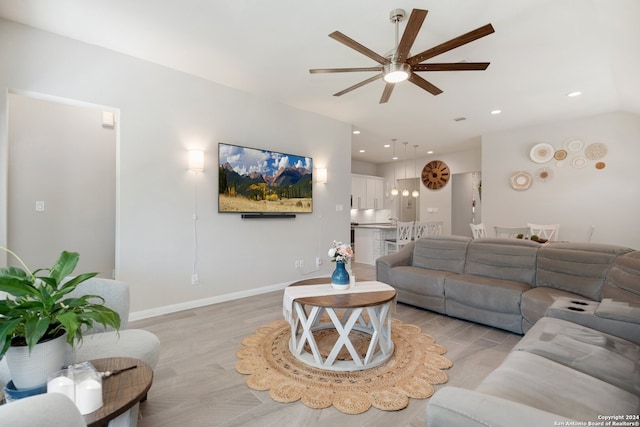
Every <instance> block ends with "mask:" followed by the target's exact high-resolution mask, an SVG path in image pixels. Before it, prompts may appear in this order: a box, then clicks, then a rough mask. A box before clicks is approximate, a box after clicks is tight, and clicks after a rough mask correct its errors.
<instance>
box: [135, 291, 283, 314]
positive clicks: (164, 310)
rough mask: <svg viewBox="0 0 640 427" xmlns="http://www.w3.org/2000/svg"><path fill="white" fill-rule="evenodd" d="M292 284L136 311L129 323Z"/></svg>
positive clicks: (258, 293)
mask: <svg viewBox="0 0 640 427" xmlns="http://www.w3.org/2000/svg"><path fill="white" fill-rule="evenodd" d="M290 284H291V282H287V283H278V284H276V285H271V286H265V287H263V288H256V289H249V290H247V291H241V292H234V293H232V294H225V295H218V296H215V297H211V298H203V299H199V300H194V301H187V302H182V303H180V304H172V305H165V306H163V307H157V308H151V309H149V310H142V311H135V312H133V313H130V314H129V322H135V321H136V320H142V319H148V318H150V317H156V316H161V315H163V314H170V313H175V312H178V311H183V310H189V309H192V308H197V307H203V306H205V305H211V304H217V303H219V302H225V301H231V300H235V299H240V298H246V297H251V296H254V295H260V294H266V293H268V292H273V291H278V290H281V289H284V288H286V287H287V286H289V285H290Z"/></svg>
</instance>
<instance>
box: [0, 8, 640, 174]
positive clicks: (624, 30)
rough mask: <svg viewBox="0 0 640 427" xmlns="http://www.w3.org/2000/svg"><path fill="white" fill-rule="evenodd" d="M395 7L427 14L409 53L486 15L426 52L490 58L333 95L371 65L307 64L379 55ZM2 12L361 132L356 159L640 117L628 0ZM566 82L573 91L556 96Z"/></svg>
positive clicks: (635, 34)
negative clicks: (594, 118)
mask: <svg viewBox="0 0 640 427" xmlns="http://www.w3.org/2000/svg"><path fill="white" fill-rule="evenodd" d="M397 8H402V9H404V10H406V12H407V16H408V15H409V14H410V12H411V10H412V9H413V8H419V9H426V10H428V11H429V12H428V15H427V17H426V20H425V22H424V24H423V26H422V28H421V30H420V31H419V33H418V35H417V38H416V41H415V43H414V47H413V49H412V52H411V53H412V54H416V53H419V52H421V51H423V50H426V49H428V48H431V47H433V46H436V45H438V44H440V43H442V42H446V41H448V40H450V39H452V38H454V37H457V36H459V35H461V34H464V33H466V32H468V31H471V30H474V29H476V28H478V27H481V26H483V25H485V24H488V23H491V24H492V25H493V27H494V28H495V33H493V34H490V35H488V36H486V37H483V38H481V39H478V40H476V41H474V42H472V43H469V44H466V45H464V46H461V47H458V48H456V49H454V50H451V51H449V52H446V53H443V54H441V55H439V56H437V57H434V58H432V59H430V60H429V61H426V63H429V62H460V61H470V62H485V61H488V62H491V65H490V66H489V67H488V68H487V70H485V71H456V72H423V73H420V74H421V76H422V77H424V78H426V79H427V80H428V81H430V82H431V83H433V84H435V85H436V86H437V87H439V88H440V89H442V90H443V93H442V94H440V95H438V96H433V95H431V94H430V93H428V92H426V91H424V90H422V89H420V88H419V87H417V86H415V85H413V84H411V83H410V82H404V83H400V84H397V85H396V87H395V89H394V91H393V94H392V96H391V98H390V100H389V102H388V103H384V104H380V103H379V100H380V96H381V94H382V90H383V88H384V82H383V81H382V80H378V81H375V82H372V83H370V84H367V85H364V86H362V87H360V88H358V89H356V90H354V91H351V92H349V93H347V94H345V95H342V96H340V97H335V96H332V94H334V93H336V92H339V91H341V90H343V89H345V88H347V87H350V86H352V85H354V84H356V83H358V82H360V81H362V80H364V79H366V78H368V77H371V76H372V75H374V74H375V73H372V72H359V73H336V74H314V75H312V74H310V73H309V69H310V68H338V67H372V66H375V65H377V64H376V63H375V62H374V61H373V60H371V59H370V58H368V57H366V56H364V55H362V54H360V53H358V52H356V51H355V50H353V49H350V48H348V47H347V46H345V45H344V44H341V43H339V42H337V41H336V40H333V39H331V38H329V37H328V35H329V34H330V33H332V32H334V31H336V30H338V31H340V32H341V33H343V34H345V35H347V36H349V37H350V38H352V39H354V40H356V41H357V42H359V43H360V44H362V45H364V46H366V47H368V48H369V49H371V50H373V51H374V52H376V53H378V54H380V55H383V56H384V55H385V54H386V53H388V52H390V51H391V50H393V48H394V45H395V29H394V26H393V24H391V23H390V21H389V13H390V11H391V10H393V9H397ZM0 17H3V18H5V19H9V20H13V21H16V22H19V23H23V24H26V25H29V26H33V27H36V28H40V29H43V30H46V31H50V32H53V33H57V34H60V35H64V36H67V37H70V38H73V39H77V40H80V41H83V42H86V43H90V44H94V45H98V46H102V47H105V48H108V49H112V50H114V51H118V52H122V53H124V54H128V55H132V56H135V57H139V58H142V59H145V60H148V61H151V62H154V63H157V64H161V65H164V66H167V67H170V68H174V69H177V70H180V71H183V72H186V73H189V74H192V75H195V76H199V77H202V78H204V79H208V80H211V81H213V82H217V83H220V84H223V85H226V86H230V87H234V88H238V89H241V90H244V91H247V92H251V93H255V94H257V95H259V96H264V97H268V98H272V99H275V100H278V101H280V102H282V103H285V104H288V105H291V106H294V107H297V108H300V109H303V110H307V111H312V112H315V113H318V114H321V115H325V116H328V117H332V118H334V119H337V120H340V121H343V122H346V123H350V124H351V125H352V126H353V128H354V130H360V131H361V133H360V135H354V136H353V146H352V156H353V159H356V160H362V161H369V162H374V163H384V162H388V161H390V160H391V152H390V149H389V148H383V144H388V143H390V142H391V140H392V139H394V138H395V139H397V140H398V142H399V143H400V142H404V141H408V142H409V144H410V146H412V145H414V144H418V145H419V148H418V156H421V155H426V152H427V150H433V151H435V152H436V153H445V152H453V151H459V150H463V149H468V148H471V147H475V146H478V144H479V140H480V136H481V135H485V134H490V133H494V132H500V131H503V130H506V129H512V128H518V127H522V126H527V125H530V124H542V123H549V122H554V121H557V120H566V119H571V118H574V117H581V116H586V115H591V114H598V113H602V112H608V111H617V110H624V111H631V112H635V113H638V114H640V79H638V77H637V75H638V73H639V70H640V25H638V22H640V1H637V0H515V1H514V0H446V1H444V0H414V1H407V0H394V1H387V0H348V1H347V0H304V1H300V0H275V1H264V0H234V1H203V0H197V1H195V0H194V1H180V0H136V1H131V0H110V1H104V2H95V1H91V2H89V1H85V0H56V1H50V0H2V2H0ZM405 25H406V20H405V21H404V22H402V23H401V24H400V34H402V31H403V30H404V26H405ZM573 91H581V92H582V95H581V96H578V97H567V96H566V94H567V93H569V92H573ZM494 110H501V111H502V112H501V114H491V112H492V111H494ZM459 118H464V119H463V120H457V121H456V119H459ZM360 150H365V152H364V153H361V152H360Z"/></svg>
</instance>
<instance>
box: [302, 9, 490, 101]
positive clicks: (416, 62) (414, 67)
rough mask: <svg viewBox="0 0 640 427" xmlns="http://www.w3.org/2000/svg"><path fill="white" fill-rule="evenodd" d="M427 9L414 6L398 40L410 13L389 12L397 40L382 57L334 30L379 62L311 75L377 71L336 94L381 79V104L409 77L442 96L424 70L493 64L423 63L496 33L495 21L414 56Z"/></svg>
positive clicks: (341, 39)
mask: <svg viewBox="0 0 640 427" xmlns="http://www.w3.org/2000/svg"><path fill="white" fill-rule="evenodd" d="M427 13H428V11H427V10H423V9H413V10H412V11H411V15H410V16H409V21H408V22H407V26H406V27H405V30H404V33H403V34H402V38H401V39H400V40H399V41H398V36H399V30H398V28H399V23H400V22H401V21H402V20H403V19H404V17H405V15H406V13H405V11H404V10H402V9H394V10H392V11H391V12H390V14H389V19H390V21H391V23H393V24H394V25H395V27H396V37H395V38H396V40H395V41H396V43H395V46H394V47H395V48H394V50H393V51H392V53H391V54H390V55H387V56H386V57H385V56H382V55H379V54H377V53H376V52H374V51H372V50H371V49H369V48H367V47H365V46H364V45H362V44H360V43H358V42H357V41H355V40H353V39H351V38H349V37H348V36H346V35H344V34H342V33H341V32H339V31H334V32H333V33H331V34H329V37H331V38H332V39H334V40H336V41H338V42H340V43H342V44H344V45H345V46H347V47H350V48H351V49H354V50H356V51H358V52H360V53H361V54H363V55H365V56H367V57H368V58H370V59H372V60H374V61H375V62H377V63H378V64H379V65H378V66H374V67H358V68H315V69H310V70H309V72H310V73H311V74H318V73H347V72H361V71H365V72H367V71H369V72H377V73H378V74H376V75H374V76H372V77H369V78H368V79H365V80H363V81H361V82H359V83H356V84H355V85H353V86H350V87H348V88H346V89H344V90H341V91H340V92H337V93H334V94H333V96H342V95H344V94H346V93H349V92H351V91H352V90H355V89H357V88H359V87H362V86H364V85H366V84H369V83H371V82H374V81H376V80H378V79H380V78H382V79H383V80H384V81H385V83H386V84H385V87H384V90H383V92H382V96H381V97H380V104H384V103H386V102H388V101H389V98H390V97H391V93H392V91H393V88H394V87H395V84H396V83H401V82H403V81H405V80H408V81H410V82H411V83H413V84H414V85H416V86H418V87H420V88H422V89H424V90H426V91H427V92H429V93H431V94H432V95H439V94H440V93H442V90H441V89H440V88H438V87H436V86H435V85H434V84H432V83H430V82H429V81H427V80H425V79H424V78H422V77H420V76H419V75H418V74H416V72H422V71H473V70H478V71H480V70H486V69H487V67H488V66H489V62H448V63H439V64H422V62H424V61H426V60H428V59H431V58H433V57H435V56H438V55H441V54H443V53H445V52H448V51H450V50H453V49H455V48H457V47H460V46H462V45H465V44H467V43H470V42H472V41H474V40H477V39H479V38H482V37H484V36H487V35H489V34H491V33H493V32H494V29H493V26H492V25H491V24H487V25H484V26H482V27H480V28H477V29H475V30H473V31H470V32H468V33H465V34H462V35H461V36H458V37H455V38H453V39H451V40H449V41H447V42H444V43H441V44H439V45H438V46H435V47H432V48H431V49H427V50H425V51H423V52H420V53H418V54H417V55H414V56H410V53H409V51H410V49H411V47H412V46H413V43H414V41H415V40H416V37H417V36H418V32H419V31H420V28H421V27H422V24H423V22H424V20H425V18H426V17H427Z"/></svg>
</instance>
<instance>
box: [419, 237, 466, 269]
mask: <svg viewBox="0 0 640 427" xmlns="http://www.w3.org/2000/svg"><path fill="white" fill-rule="evenodd" d="M469 242H471V238H469V237H462V236H428V237H423V238H421V239H418V240H417V241H416V243H415V246H414V249H413V266H414V267H421V268H427V269H431V270H441V271H448V272H451V273H462V272H463V271H464V263H465V258H466V256H467V246H468V245H469Z"/></svg>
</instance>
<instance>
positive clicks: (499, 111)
mask: <svg viewBox="0 0 640 427" xmlns="http://www.w3.org/2000/svg"><path fill="white" fill-rule="evenodd" d="M500 113H502V110H493V111H492V112H491V114H493V115H494V116H495V115H496V114H500Z"/></svg>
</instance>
